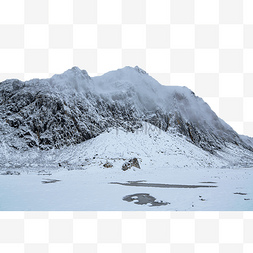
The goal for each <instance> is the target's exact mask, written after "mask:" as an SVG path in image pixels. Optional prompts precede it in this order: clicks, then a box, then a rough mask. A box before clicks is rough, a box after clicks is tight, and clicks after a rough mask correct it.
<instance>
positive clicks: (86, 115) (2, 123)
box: [0, 67, 253, 153]
mask: <svg viewBox="0 0 253 253" xmlns="http://www.w3.org/2000/svg"><path fill="white" fill-rule="evenodd" d="M142 122H148V123H150V124H152V125H155V126H157V127H158V128H160V129H162V130H163V131H165V132H171V133H172V132H173V133H179V134H182V135H184V136H186V138H187V140H188V141H190V142H192V143H194V144H195V145H197V146H199V147H201V148H202V149H204V150H207V151H209V152H211V153H214V152H216V151H217V150H222V149H224V148H225V147H226V146H228V145H230V144H233V145H237V146H239V147H242V148H246V149H248V150H251V151H253V149H252V146H251V145H250V144H251V142H249V141H246V139H245V138H243V139H242V138H241V137H240V136H239V135H238V134H237V133H236V132H235V131H234V130H233V129H232V128H231V127H230V126H229V125H227V124H226V123H225V122H224V121H223V120H221V119H219V118H218V117H217V115H216V114H215V113H214V112H213V111H212V110H211V108H210V107H209V106H208V105H207V104H206V103H205V102H204V101H203V100H202V99H201V98H199V97H197V96H195V94H194V93H193V92H192V91H190V90H189V89H188V88H186V87H173V86H163V85H161V84H160V83H158V82H157V81H156V80H155V79H153V78H152V77H150V76H149V75H148V74H147V73H146V72H145V71H143V70H141V69H140V68H138V67H135V68H131V67H125V68H123V69H119V70H116V71H111V72H108V73H106V74H104V75H102V76H98V77H94V78H91V77H89V75H88V73H87V72H86V71H85V70H80V69H79V68H77V67H73V68H72V69H70V70H67V71H66V72H64V73H63V74H61V75H54V76H53V77H52V78H50V79H44V80H39V79H33V80H30V81H27V82H21V81H19V80H16V79H15V80H14V79H13V80H6V81H4V82H2V83H0V141H1V142H2V143H7V144H8V145H9V146H11V147H14V148H16V149H19V150H27V149H28V148H29V147H39V148H40V149H46V150H48V149H51V148H53V147H56V148H60V147H63V146H69V145H71V144H77V143H81V142H83V141H86V140H89V139H91V138H93V137H96V136H98V135H100V134H101V133H103V132H104V131H105V130H107V129H108V128H111V127H113V128H118V127H122V128H123V129H125V130H127V131H131V132H134V131H136V130H137V129H139V128H140V127H141V126H142V125H143V123H142Z"/></svg>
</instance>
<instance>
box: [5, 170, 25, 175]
mask: <svg viewBox="0 0 253 253" xmlns="http://www.w3.org/2000/svg"><path fill="white" fill-rule="evenodd" d="M1 175H4V176H7V175H15V176H18V175H20V172H17V171H10V170H8V171H5V172H3V173H1Z"/></svg>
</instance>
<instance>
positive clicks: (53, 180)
mask: <svg viewBox="0 0 253 253" xmlns="http://www.w3.org/2000/svg"><path fill="white" fill-rule="evenodd" d="M59 181H61V180H57V179H44V180H43V181H41V183H42V184H50V183H56V182H59Z"/></svg>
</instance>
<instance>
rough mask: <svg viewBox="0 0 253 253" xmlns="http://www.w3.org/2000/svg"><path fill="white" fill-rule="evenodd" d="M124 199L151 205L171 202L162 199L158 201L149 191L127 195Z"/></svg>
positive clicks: (138, 203)
mask: <svg viewBox="0 0 253 253" xmlns="http://www.w3.org/2000/svg"><path fill="white" fill-rule="evenodd" d="M123 200H124V201H127V202H132V201H133V202H134V204H137V205H146V204H150V205H151V206H166V205H168V204H170V203H169V202H163V201H162V200H161V201H156V198H154V197H153V196H151V195H150V194H148V193H136V194H132V195H127V196H125V197H124V198H123Z"/></svg>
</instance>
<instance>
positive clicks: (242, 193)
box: [234, 192, 247, 195]
mask: <svg viewBox="0 0 253 253" xmlns="http://www.w3.org/2000/svg"><path fill="white" fill-rule="evenodd" d="M234 194H239V195H247V193H244V192H234Z"/></svg>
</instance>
